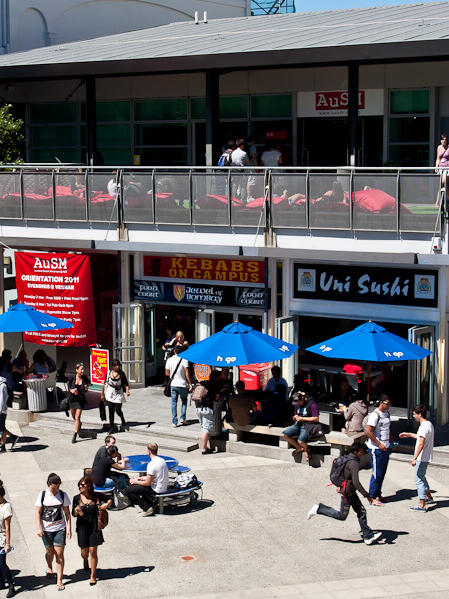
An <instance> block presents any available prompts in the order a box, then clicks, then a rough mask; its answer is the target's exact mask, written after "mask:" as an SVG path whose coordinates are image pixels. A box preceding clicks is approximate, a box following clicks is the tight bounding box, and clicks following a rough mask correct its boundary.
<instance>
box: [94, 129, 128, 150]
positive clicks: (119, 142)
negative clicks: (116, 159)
mask: <svg viewBox="0 0 449 599" xmlns="http://www.w3.org/2000/svg"><path fill="white" fill-rule="evenodd" d="M130 143H131V127H130V125H129V124H126V125H97V145H98V146H99V147H100V146H129V145H130Z"/></svg>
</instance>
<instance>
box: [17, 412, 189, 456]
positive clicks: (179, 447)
mask: <svg viewBox="0 0 449 599" xmlns="http://www.w3.org/2000/svg"><path fill="white" fill-rule="evenodd" d="M28 426H29V427H30V428H32V429H37V430H45V431H52V432H57V433H59V434H62V435H73V422H71V421H67V422H64V421H63V420H61V419H59V418H58V419H44V418H42V419H39V420H36V421H34V422H30V424H29V425H28ZM90 432H92V436H97V435H98V430H96V429H93V428H89V425H86V426H85V427H84V428H83V429H81V436H82V437H83V436H84V435H85V436H86V437H88V436H89V433H90ZM118 439H120V441H125V442H126V443H133V444H134V445H139V446H142V447H145V446H146V445H147V444H148V442H149V441H150V440H153V439H156V441H157V443H158V445H159V447H160V448H161V450H170V451H180V452H184V453H188V452H190V451H194V450H195V449H198V440H196V441H191V440H183V439H175V438H172V437H170V438H165V437H157V438H156V437H155V436H153V435H152V434H151V433H150V432H149V431H146V432H145V433H143V432H141V431H134V430H133V431H130V432H123V433H119V434H118Z"/></svg>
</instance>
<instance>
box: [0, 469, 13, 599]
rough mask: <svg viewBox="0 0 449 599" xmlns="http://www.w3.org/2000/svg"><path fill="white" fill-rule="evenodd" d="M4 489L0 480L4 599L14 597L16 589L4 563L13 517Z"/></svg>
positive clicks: (0, 567) (0, 566)
mask: <svg viewBox="0 0 449 599" xmlns="http://www.w3.org/2000/svg"><path fill="white" fill-rule="evenodd" d="M5 495H6V493H5V487H4V486H3V481H1V480H0V549H1V550H0V587H1V588H4V587H5V585H7V587H8V592H7V594H6V597H7V598H8V599H9V598H10V597H14V596H15V594H16V589H15V588H14V582H13V579H12V574H11V570H10V569H9V567H8V565H7V563H6V556H7V555H8V553H9V552H10V551H11V550H12V548H13V547H12V546H11V518H12V516H13V512H12V507H11V504H10V503H9V501H6V499H5Z"/></svg>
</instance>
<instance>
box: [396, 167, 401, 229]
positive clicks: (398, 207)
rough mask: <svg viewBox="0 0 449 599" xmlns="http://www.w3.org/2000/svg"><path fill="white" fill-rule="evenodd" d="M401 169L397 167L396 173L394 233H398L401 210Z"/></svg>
mask: <svg viewBox="0 0 449 599" xmlns="http://www.w3.org/2000/svg"><path fill="white" fill-rule="evenodd" d="M400 178H401V171H400V169H398V172H397V174H396V233H398V234H399V232H400V227H401V219H400V212H401V180H400Z"/></svg>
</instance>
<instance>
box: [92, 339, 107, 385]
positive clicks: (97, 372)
mask: <svg viewBox="0 0 449 599" xmlns="http://www.w3.org/2000/svg"><path fill="white" fill-rule="evenodd" d="M108 372H109V350H107V349H99V348H97V347H92V348H91V350H90V380H91V381H92V384H93V385H102V384H103V383H104V381H105V379H106V377H107V375H108Z"/></svg>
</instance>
